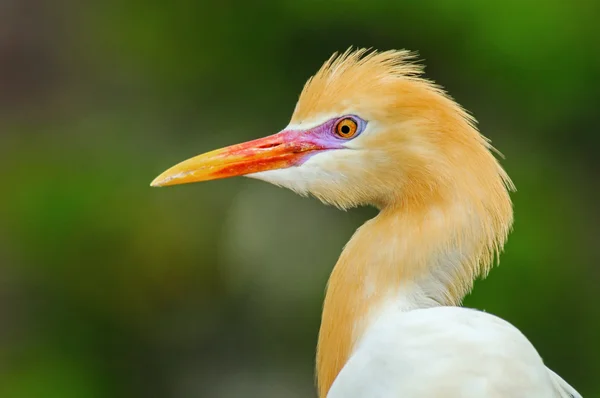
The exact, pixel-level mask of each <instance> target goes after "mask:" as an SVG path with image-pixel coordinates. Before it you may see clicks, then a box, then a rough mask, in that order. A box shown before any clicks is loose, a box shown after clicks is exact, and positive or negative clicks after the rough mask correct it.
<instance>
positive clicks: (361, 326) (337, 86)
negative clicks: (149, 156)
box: [152, 49, 580, 398]
mask: <svg viewBox="0 0 600 398" xmlns="http://www.w3.org/2000/svg"><path fill="white" fill-rule="evenodd" d="M414 60H415V58H414V55H413V54H412V53H410V52H408V51H395V50H394V51H386V52H377V51H373V52H369V51H367V50H364V49H361V50H348V51H346V52H345V53H343V54H341V55H337V54H334V55H333V56H332V57H331V58H330V59H329V60H328V61H327V62H326V63H325V64H324V65H323V66H322V67H321V69H320V70H319V71H318V72H317V73H316V74H315V75H314V76H313V77H312V78H310V79H309V80H308V82H307V83H306V85H305V86H304V89H303V91H302V93H301V95H300V98H299V100H298V103H297V105H296V108H295V110H294V113H293V116H292V118H291V121H290V123H289V125H288V126H287V127H286V128H284V129H283V130H282V131H281V132H279V133H277V134H274V135H270V136H267V137H265V138H261V139H257V140H253V141H249V142H246V143H242V144H237V145H232V146H229V147H226V148H223V149H219V150H215V151H212V152H208V153H205V154H203V155H199V156H196V157H193V158H191V159H189V160H186V161H184V162H182V163H180V164H178V165H176V166H174V167H172V168H170V169H169V170H167V171H165V172H164V173H163V174H161V175H160V176H158V177H157V178H156V179H155V180H154V181H153V182H152V186H167V185H175V184H185V183H192V182H197V181H206V180H214V179H219V178H226V177H232V176H242V175H243V176H246V177H251V178H256V179H260V180H264V181H267V182H270V183H272V184H275V185H278V186H282V187H286V188H289V189H291V190H293V191H295V192H297V193H299V194H301V195H313V196H315V197H316V198H318V199H320V200H321V201H322V202H324V203H326V204H331V205H335V206H337V207H339V208H341V209H347V208H351V207H355V206H359V205H372V206H375V207H376V208H378V209H379V214H378V215H377V216H376V217H375V218H373V219H372V220H369V221H368V222H366V223H365V224H364V225H363V226H361V227H360V228H359V229H358V230H357V231H356V233H355V234H354V235H353V236H352V238H351V240H350V241H349V242H348V244H347V245H346V246H345V248H344V250H343V252H342V254H341V256H340V258H339V260H338V262H337V264H336V265H335V267H334V269H333V271H332V273H331V277H330V279H329V282H328V288H327V293H326V297H325V302H324V307H323V315H322V321H321V329H320V332H319V341H318V347H317V360H316V376H317V384H318V386H317V388H318V393H319V396H320V397H322V398H324V397H328V398H341V397H344V398H353V397H356V398H358V397H368V398H388V397H389V398H399V397H406V398H424V397H428V398H429V397H447V398H458V397H460V398H475V397H477V398H480V397H490V398H493V397H511V398H515V397H523V398H525V397H527V398H534V397H540V398H541V397H544V398H549V397H573V398H575V397H580V395H579V394H578V393H577V392H576V391H575V390H574V389H573V388H572V387H571V386H569V384H567V383H566V382H565V381H564V380H563V379H561V378H560V377H559V376H558V375H556V374H555V373H554V372H552V371H551V370H550V369H548V368H547V367H546V366H545V365H544V363H543V361H542V358H541V357H540V355H539V354H538V352H537V351H536V349H535V348H534V347H533V345H532V344H531V343H530V342H529V341H528V339H527V338H526V337H525V336H524V335H523V334H522V333H521V332H519V330H518V329H516V328H515V327H514V326H512V325H511V324H509V323H508V322H506V321H504V320H502V319H500V318H498V317H496V316H494V315H491V314H488V313H485V312H481V311H476V310H473V309H466V308H461V307H459V305H460V303H461V301H462V299H463V297H464V296H465V294H467V293H468V292H469V290H470V289H471V287H472V286H473V281H474V280H475V279H476V278H477V277H480V276H485V275H486V274H487V273H488V271H489V270H490V268H491V266H492V265H493V263H494V260H495V257H496V256H497V255H498V254H499V252H500V251H501V250H502V247H503V245H504V243H505V240H506V238H507V235H508V233H509V230H510V228H511V225H512V222H513V211H512V203H511V200H510V197H509V191H511V190H512V189H513V184H512V182H511V180H510V178H509V177H508V176H507V174H506V173H505V171H504V170H503V169H502V167H501V166H500V165H499V163H498V161H497V160H496V158H495V157H494V156H493V154H492V152H493V148H492V146H491V145H490V143H489V141H488V140H487V139H486V138H484V137H483V136H482V135H481V134H480V133H479V131H478V130H477V128H476V127H475V124H474V119H473V118H472V117H471V116H469V115H468V114H467V113H466V112H465V111H464V110H463V108H461V107H460V106H459V105H458V104H457V103H456V102H454V101H453V100H452V99H451V98H450V97H449V96H448V95H447V94H446V93H445V92H444V91H443V90H442V88H440V87H439V86H437V85H435V84H433V83H432V82H430V81H428V80H426V79H424V78H423V77H422V68H421V67H420V66H419V65H418V64H416V63H415V61H414Z"/></svg>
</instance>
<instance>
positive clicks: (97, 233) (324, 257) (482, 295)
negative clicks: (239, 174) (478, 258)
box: [0, 0, 600, 398]
mask: <svg viewBox="0 0 600 398" xmlns="http://www.w3.org/2000/svg"><path fill="white" fill-rule="evenodd" d="M599 16H600V6H599V2H597V1H596V2H593V1H586V0H574V1H570V2H567V1H553V0H550V1H518V0H501V1H500V0H498V1H481V0H469V1H449V0H446V1H437V2H427V1H423V2H418V1H411V2H408V1H383V0H370V1H366V0H361V1H358V0H354V1H328V2H322V1H316V0H313V1H310V0H285V1H265V2H261V3H260V5H259V3H258V2H250V1H248V2H242V1H238V2H235V1H231V0H223V1H221V2H216V1H215V2H206V1H197V0H196V1H192V0H174V1H171V2H168V1H164V0H161V1H156V0H153V1H140V0H105V1H103V2H95V4H94V3H93V2H76V1H74V0H73V1H70V2H69V1H56V2H48V1H41V0H2V2H1V3H0V176H1V179H2V181H1V186H2V187H1V188H0V189H1V194H0V397H3V398H29V397H31V398H35V397H49V398H53V397H60V398H62V397H64V398H71V397H72V398H92V397H128V398H134V397H175V398H187V397H217V398H221V397H223V398H226V397H241V396H244V397H292V398H293V397H314V396H315V393H314V388H313V361H314V360H313V357H314V348H315V344H316V339H317V331H318V326H319V318H320V310H321V303H322V299H323V291H324V286H325V282H326V279H327V277H328V275H329V272H330V270H331V267H332V266H333V264H334V263H335V261H336V258H337V256H338V254H339V253H340V251H341V248H342V246H343V244H344V243H345V242H346V241H347V240H348V239H349V237H350V236H351V234H352V232H353V231H354V230H355V229H356V228H357V227H358V226H359V225H360V224H361V223H362V222H364V221H365V220H366V219H367V218H369V217H372V216H373V215H374V214H375V211H374V210H373V209H367V208H365V209H357V210H353V211H351V212H348V213H344V212H340V211H337V210H335V209H333V208H329V207H325V206H323V205H321V204H320V203H318V202H317V201H316V200H314V199H303V198H300V197H297V196H295V195H294V194H293V193H291V192H288V191H285V190H282V189H278V188H275V187H272V186H269V185H268V184H265V183H261V182H258V181H254V180H248V179H243V178H239V179H231V180H225V181H216V182H211V183H206V184H198V185H189V186H182V187H174V188H169V189H151V188H150V187H149V183H150V181H151V180H152V179H153V178H154V177H155V176H156V175H158V174H159V173H160V172H162V171H163V170H164V169H166V168H167V167H169V166H171V165H173V164H175V163H176V162H178V161H180V160H183V159H185V158H187V157H189V156H191V155H195V154H197V153H200V152H204V151H206V150H208V149H213V148H216V147H220V146H223V145H227V144H232V143H235V142H238V141H241V140H247V139H251V138H257V137H260V136H263V135H267V134H271V133H274V132H277V131H278V130H279V129H281V128H282V127H284V126H285V125H286V124H287V122H288V120H289V117H290V115H291V112H292V110H293V107H294V104H295V101H296V99H297V96H298V94H299V92H300V90H301V88H302V85H303V83H304V81H305V80H306V79H307V78H308V77H309V76H310V75H311V74H312V73H314V72H315V71H316V70H317V68H318V67H319V66H320V65H321V63H322V62H323V61H324V60H325V59H326V58H327V57H329V56H330V54H331V53H332V52H333V51H339V50H342V51H343V50H345V49H346V48H347V47H349V46H350V45H354V46H366V47H374V48H377V49H390V48H407V49H411V50H418V51H419V53H420V57H421V58H422V59H423V60H424V62H425V63H426V65H427V69H426V70H427V76H428V77H430V78H432V79H434V80H436V81H437V82H438V83H440V84H442V85H443V86H445V87H446V88H447V89H448V91H449V92H450V93H451V94H452V95H453V96H454V97H455V98H456V99H457V100H458V101H459V102H460V103H461V104H463V105H464V106H465V107H466V108H467V109H469V110H470V111H471V112H472V113H474V115H475V116H476V117H477V118H478V119H479V122H480V127H481V130H482V131H483V132H484V134H485V135H487V136H488V137H490V138H491V139H492V140H493V142H494V144H495V145H496V146H497V147H498V148H499V149H500V150H501V151H502V152H503V153H504V154H505V155H506V160H505V161H503V164H504V165H505V167H506V169H507V170H508V172H509V174H510V175H511V176H512V177H513V179H514V181H515V183H516V185H517V187H518V189H519V191H518V192H517V193H516V194H514V195H513V198H514V202H515V211H516V224H515V231H514V233H513V234H512V236H511V238H510V239H509V243H508V245H507V248H506V252H505V254H504V255H503V257H502V264H501V266H500V267H499V268H496V269H494V270H493V271H492V273H491V276H490V277H489V278H488V279H487V280H485V281H480V282H478V283H477V284H476V286H475V291H474V293H473V294H472V295H470V296H469V297H468V298H467V300H466V305H468V306H471V307H476V308H480V309H484V310H486V311H488V312H491V313H494V314H497V315H499V316H501V317H503V318H505V319H507V320H509V321H510V322H512V323H513V324H514V325H516V326H517V327H518V328H520V329H521V330H522V331H523V332H524V333H525V334H526V335H527V336H528V337H529V338H530V339H531V341H532V342H533V343H534V344H535V345H536V347H537V348H538V350H539V351H540V353H541V354H542V356H543V357H544V360H545V361H546V363H547V364H548V366H549V367H551V368H552V369H554V370H555V371H556V372H557V373H559V374H560V375H562V376H563V377H564V378H565V379H566V380H568V382H569V383H571V384H573V385H574V386H575V387H576V388H577V389H578V390H580V392H581V393H583V394H584V395H585V396H586V397H600V383H599V382H598V376H599V375H600V361H599V357H600V310H599V304H600V293H599V292H598V285H599V283H600V264H599V263H600V261H599V260H600V250H599V246H600V227H599V225H600V212H599V211H598V204H599V199H600V195H599V194H600V184H599V183H598V175H599V168H600V160H599V159H600V158H599V157H598V154H597V153H598V150H599V147H600V134H599V131H598V126H599V125H600V119H599V118H598V107H599V106H600V85H599V84H598V81H599V79H600V24H599V23H598V17H599Z"/></svg>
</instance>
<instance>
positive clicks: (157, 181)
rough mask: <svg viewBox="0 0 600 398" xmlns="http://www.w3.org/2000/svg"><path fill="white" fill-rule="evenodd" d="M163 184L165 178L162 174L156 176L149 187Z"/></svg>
mask: <svg viewBox="0 0 600 398" xmlns="http://www.w3.org/2000/svg"><path fill="white" fill-rule="evenodd" d="M164 184H165V178H164V177H162V176H158V177H156V178H155V179H154V180H153V181H152V182H151V183H150V186H151V187H162V186H164Z"/></svg>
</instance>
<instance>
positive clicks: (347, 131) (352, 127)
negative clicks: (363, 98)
mask: <svg viewBox="0 0 600 398" xmlns="http://www.w3.org/2000/svg"><path fill="white" fill-rule="evenodd" d="M357 130H358V125H357V124H356V121H355V120H354V119H352V118H351V117H347V118H345V119H342V120H340V121H339V122H337V124H336V125H335V133H336V134H337V135H338V136H340V137H342V138H346V139H348V138H352V137H354V136H355V135H356V132H357Z"/></svg>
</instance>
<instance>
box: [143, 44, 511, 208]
mask: <svg viewBox="0 0 600 398" xmlns="http://www.w3.org/2000/svg"><path fill="white" fill-rule="evenodd" d="M413 61H414V55H413V54H411V53H410V52H408V51H386V52H367V51H366V50H364V49H363V50H356V51H351V50H348V51H346V52H345V53H344V54H341V55H339V56H338V55H336V54H334V55H333V56H332V57H331V58H330V59H329V60H328V61H327V62H325V64H324V65H323V66H322V67H321V69H320V70H319V71H318V72H317V73H316V74H315V75H314V76H313V77H311V78H310V79H309V80H308V82H307V83H306V85H305V87H304V89H303V91H302V93H301V95H300V98H299V100H298V103H297V105H296V108H295V110H294V113H293V116H292V118H291V121H290V123H289V124H288V126H287V127H285V128H284V129H283V130H282V131H280V132H278V133H276V134H274V135H270V136H267V137H264V138H260V139H256V140H253V141H249V142H245V143H241V144H237V145H232V146H229V147H226V148H223V149H218V150H215V151H212V152H208V153H205V154H202V155H199V156H196V157H193V158H191V159H188V160H186V161H184V162H182V163H179V164H177V165H175V166H173V167H172V168H170V169H168V170H167V171H165V172H164V173H162V174H161V175H160V176H158V177H157V178H156V179H155V180H154V181H153V182H152V186H168V185H176V184H184V183H193V182H198V181H206V180H213V179H220V178H227V177H233V176H242V175H243V176H247V177H251V178H256V179H260V180H264V181H267V182H270V183H273V184H276V185H279V186H283V187H286V188H289V189H292V190H293V191H295V192H297V193H299V194H302V195H309V194H310V195H313V196H315V197H317V198H319V199H320V200H322V201H323V202H325V203H328V204H333V205H336V206H338V207H340V208H349V207H354V206H357V205H363V204H370V205H375V206H377V207H380V208H381V207H385V206H388V205H393V204H403V203H407V202H415V201H416V202H423V201H426V200H428V199H431V198H433V197H435V196H440V195H445V194H454V193H457V192H460V191H461V187H462V188H464V189H463V193H464V190H467V191H473V190H477V189H478V188H482V189H481V190H480V191H481V192H484V191H485V185H488V186H489V185H490V184H492V185H494V184H495V185H496V188H498V189H503V188H504V183H505V182H506V181H507V177H506V176H505V175H504V174H503V171H502V169H501V168H500V166H499V165H498V164H497V162H496V160H495V158H494V157H493V156H492V155H491V154H490V151H489V148H490V146H489V144H488V142H487V141H486V140H485V139H484V138H483V137H482V136H481V135H480V134H479V132H478V131H477V130H476V129H475V128H474V126H473V123H472V119H471V118H470V117H469V116H468V115H467V114H466V113H465V112H464V111H463V109H462V108H461V107H460V106H459V105H457V104H456V103H455V102H454V101H452V99H450V98H449V97H448V96H447V95H446V94H445V93H444V92H443V91H442V90H441V89H440V88H439V87H438V86H436V85H434V84H433V83H431V82H429V81H427V80H425V79H423V78H422V77H421V74H422V68H421V67H420V66H419V65H417V64H415V63H414V62H413ZM500 186H502V187H501V188H500Z"/></svg>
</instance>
